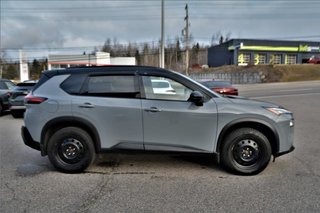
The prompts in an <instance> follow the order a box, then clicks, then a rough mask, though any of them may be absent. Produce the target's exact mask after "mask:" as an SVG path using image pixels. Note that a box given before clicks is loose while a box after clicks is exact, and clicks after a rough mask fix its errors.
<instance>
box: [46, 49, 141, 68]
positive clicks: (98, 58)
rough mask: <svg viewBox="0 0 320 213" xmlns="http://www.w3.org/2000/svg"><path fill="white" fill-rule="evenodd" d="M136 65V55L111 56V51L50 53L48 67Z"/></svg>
mask: <svg viewBox="0 0 320 213" xmlns="http://www.w3.org/2000/svg"><path fill="white" fill-rule="evenodd" d="M107 65H136V59H135V57H112V58H111V57H110V53H106V52H95V53H94V54H82V55H49V56H48V69H49V70H52V69H61V68H67V67H76V66H107Z"/></svg>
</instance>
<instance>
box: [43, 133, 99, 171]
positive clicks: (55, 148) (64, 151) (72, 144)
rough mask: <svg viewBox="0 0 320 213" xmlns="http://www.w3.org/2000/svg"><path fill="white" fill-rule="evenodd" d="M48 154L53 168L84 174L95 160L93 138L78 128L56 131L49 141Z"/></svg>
mask: <svg viewBox="0 0 320 213" xmlns="http://www.w3.org/2000/svg"><path fill="white" fill-rule="evenodd" d="M47 152H48V156H49V159H50V161H51V163H52V164H53V166H54V167H55V168H56V169H57V170H59V171H62V172H67V173H78V172H82V171H83V170H85V169H86V168H87V167H88V166H90V164H91V163H92V162H93V161H94V159H95V148H94V145H93V141H92V138H91V137H90V135H89V134H88V133H87V132H86V131H84V130H83V129H81V128H78V127H66V128H62V129H59V130H58V131H56V132H55V133H54V134H53V135H52V136H51V138H50V140H49V141H48V146H47Z"/></svg>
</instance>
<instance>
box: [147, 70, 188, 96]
mask: <svg viewBox="0 0 320 213" xmlns="http://www.w3.org/2000/svg"><path fill="white" fill-rule="evenodd" d="M142 80H143V85H144V92H145V96H146V99H155V100H176V101H187V100H188V99H189V97H190V94H191V92H192V91H193V90H191V89H189V88H188V87H186V86H184V85H183V84H181V83H179V82H177V81H174V80H172V79H169V78H165V77H156V76H143V77H142Z"/></svg>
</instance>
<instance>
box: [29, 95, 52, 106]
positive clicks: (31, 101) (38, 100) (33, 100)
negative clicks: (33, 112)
mask: <svg viewBox="0 0 320 213" xmlns="http://www.w3.org/2000/svg"><path fill="white" fill-rule="evenodd" d="M47 99H48V98H44V97H36V96H33V95H31V94H29V95H27V96H26V97H25V98H24V102H25V103H26V104H41V103H42V102H44V101H45V100H47Z"/></svg>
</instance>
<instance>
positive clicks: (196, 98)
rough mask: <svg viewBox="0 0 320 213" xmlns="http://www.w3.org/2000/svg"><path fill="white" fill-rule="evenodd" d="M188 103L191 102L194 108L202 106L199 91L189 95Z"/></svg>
mask: <svg viewBox="0 0 320 213" xmlns="http://www.w3.org/2000/svg"><path fill="white" fill-rule="evenodd" d="M188 101H191V102H193V103H194V104H195V105H196V106H203V102H204V96H203V95H202V93H201V92H199V91H193V92H192V93H191V94H190V97H189V99H188Z"/></svg>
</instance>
